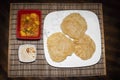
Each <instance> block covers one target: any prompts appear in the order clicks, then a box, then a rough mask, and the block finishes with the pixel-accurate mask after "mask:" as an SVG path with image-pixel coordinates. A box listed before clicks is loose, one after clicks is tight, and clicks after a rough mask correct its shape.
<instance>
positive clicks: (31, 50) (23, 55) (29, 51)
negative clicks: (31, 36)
mask: <svg viewBox="0 0 120 80" xmlns="http://www.w3.org/2000/svg"><path fill="white" fill-rule="evenodd" d="M36 54H37V53H36V47H35V45H31V44H25V45H21V46H20V47H19V51H18V56H19V60H20V61H21V62H32V61H35V60H36Z"/></svg>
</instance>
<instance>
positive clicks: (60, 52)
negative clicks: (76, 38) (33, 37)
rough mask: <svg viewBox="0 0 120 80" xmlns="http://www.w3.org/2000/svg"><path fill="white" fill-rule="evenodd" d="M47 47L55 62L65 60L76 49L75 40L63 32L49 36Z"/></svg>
mask: <svg viewBox="0 0 120 80" xmlns="http://www.w3.org/2000/svg"><path fill="white" fill-rule="evenodd" d="M47 47H48V52H49V54H50V57H51V59H52V60H53V61H55V62H61V61H63V60H64V59H66V57H67V56H69V55H71V54H72V53H73V51H74V46H73V42H72V41H71V40H70V39H69V38H67V37H66V36H65V35H64V34H63V33H61V32H57V33H54V34H52V35H51V36H49V37H48V39H47Z"/></svg>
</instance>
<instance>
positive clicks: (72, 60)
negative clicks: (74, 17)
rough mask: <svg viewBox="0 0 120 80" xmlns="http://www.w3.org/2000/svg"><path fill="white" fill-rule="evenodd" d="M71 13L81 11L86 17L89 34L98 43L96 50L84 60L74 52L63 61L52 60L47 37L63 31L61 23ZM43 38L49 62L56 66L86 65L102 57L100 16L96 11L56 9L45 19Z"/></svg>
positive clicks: (94, 62)
mask: <svg viewBox="0 0 120 80" xmlns="http://www.w3.org/2000/svg"><path fill="white" fill-rule="evenodd" d="M71 13H79V14H80V15H81V16H82V17H84V18H85V20H86V22H87V31H86V34H88V35H89V36H90V37H91V38H92V39H93V41H94V42H95V45H96V50H95V52H94V54H93V56H92V57H91V58H90V59H88V60H82V59H80V58H79V57H77V56H76V55H75V54H74V53H73V54H72V55H71V56H69V57H67V58H66V59H65V60H64V61H62V62H54V61H52V60H51V58H50V55H49V52H48V48H47V38H48V37H49V36H50V35H51V34H53V33H56V32H62V31H61V28H60V24H61V23H62V21H63V19H64V18H65V17H66V16H67V15H69V14H71ZM43 40H44V53H45V58H46V60H47V62H48V63H49V64H50V65H51V66H54V67H84V66H90V65H94V64H96V63H97V62H98V61H99V60H100V57H101V34H100V25H99V21H98V17H97V16H96V14H95V13H93V12H91V11H86V10H65V11H55V12H51V13H49V14H48V15H47V16H46V17H45V20H44V28H43Z"/></svg>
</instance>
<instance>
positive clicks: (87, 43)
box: [74, 34, 96, 60]
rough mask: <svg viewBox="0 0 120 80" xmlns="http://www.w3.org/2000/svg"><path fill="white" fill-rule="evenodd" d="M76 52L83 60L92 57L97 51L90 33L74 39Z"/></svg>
mask: <svg viewBox="0 0 120 80" xmlns="http://www.w3.org/2000/svg"><path fill="white" fill-rule="evenodd" d="M74 44H75V54H76V55H77V56H78V57H80V58H81V59H83V60H87V59H90V58H91V57H92V55H93V54H94V52H95V49H96V46H95V43H94V41H93V40H92V39H91V38H90V36H88V35H86V34H85V35H83V36H82V37H81V38H80V39H79V40H74Z"/></svg>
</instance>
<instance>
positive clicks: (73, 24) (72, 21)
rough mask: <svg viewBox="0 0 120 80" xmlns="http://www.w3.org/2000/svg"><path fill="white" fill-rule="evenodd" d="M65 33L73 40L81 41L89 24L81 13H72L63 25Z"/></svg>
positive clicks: (64, 20)
mask: <svg viewBox="0 0 120 80" xmlns="http://www.w3.org/2000/svg"><path fill="white" fill-rule="evenodd" d="M61 29H62V31H63V33H65V34H67V35H68V36H69V37H71V38H73V39H79V38H80V37H81V36H83V35H84V33H85V31H86V30H87V23H86V21H85V19H84V18H83V17H82V16H81V15H80V14H79V13H71V14H70V15H68V16H67V17H65V18H64V19H63V21H62V23H61Z"/></svg>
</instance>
